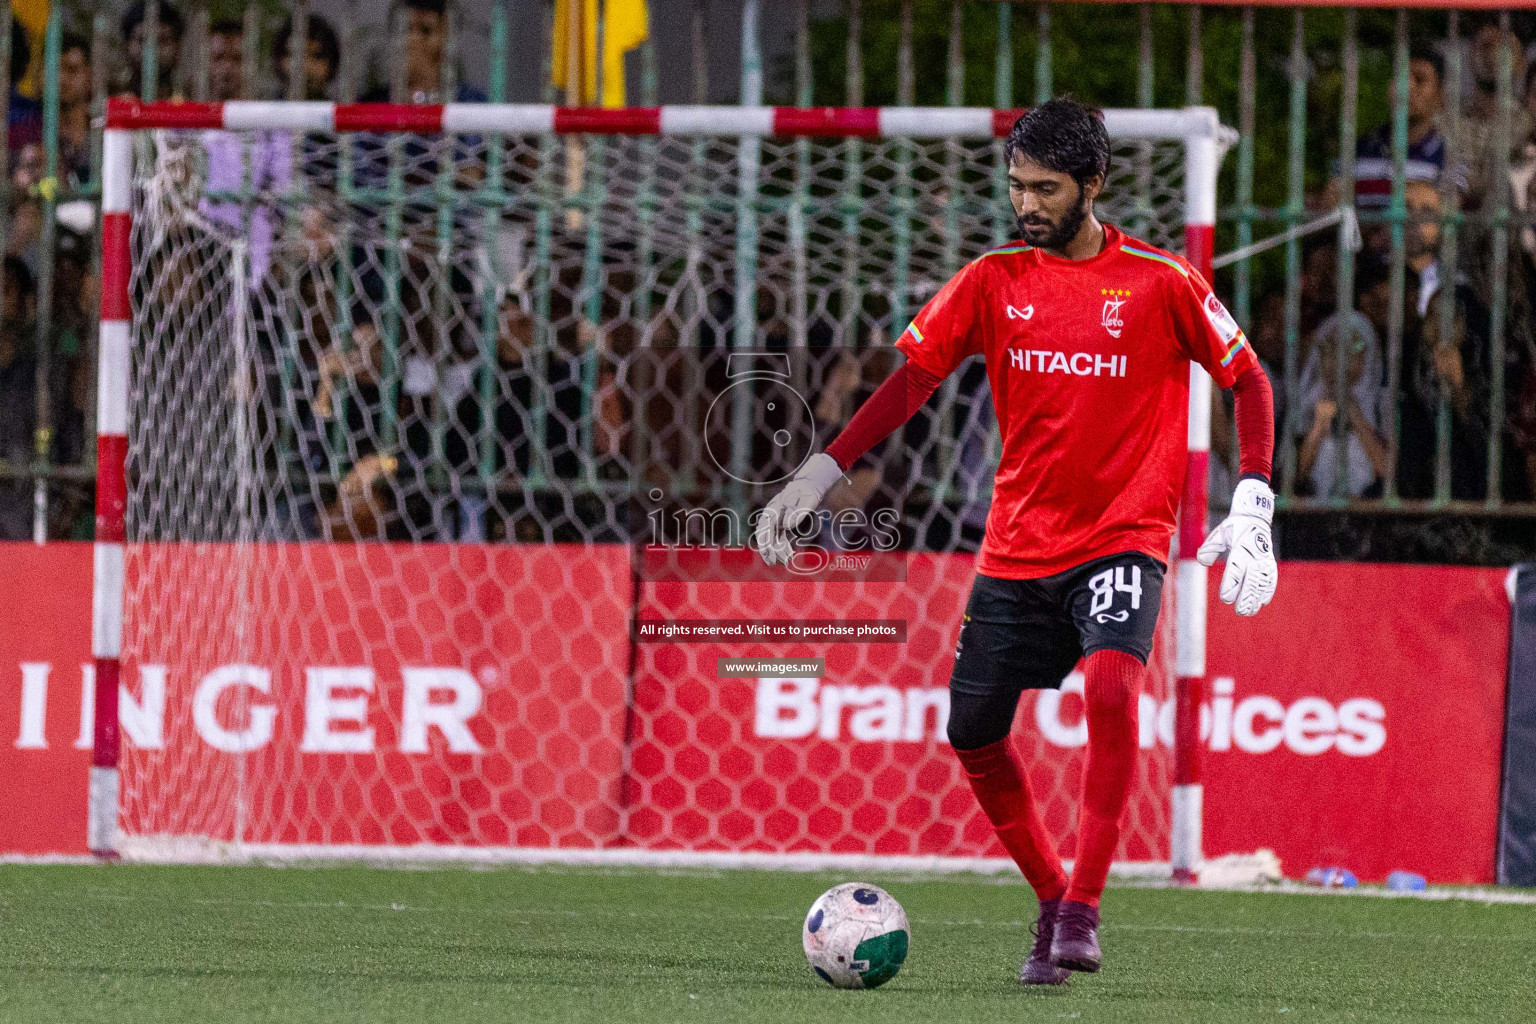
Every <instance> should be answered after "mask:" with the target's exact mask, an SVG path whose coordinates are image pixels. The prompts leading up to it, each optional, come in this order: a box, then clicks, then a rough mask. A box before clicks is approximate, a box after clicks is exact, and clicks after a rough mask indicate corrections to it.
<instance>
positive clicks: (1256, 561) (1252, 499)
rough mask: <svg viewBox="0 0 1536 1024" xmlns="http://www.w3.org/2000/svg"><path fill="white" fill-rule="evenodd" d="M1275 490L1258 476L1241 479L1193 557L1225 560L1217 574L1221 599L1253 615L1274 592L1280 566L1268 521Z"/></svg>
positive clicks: (1212, 561)
mask: <svg viewBox="0 0 1536 1024" xmlns="http://www.w3.org/2000/svg"><path fill="white" fill-rule="evenodd" d="M1274 514H1275V494H1274V492H1273V491H1271V490H1270V489H1269V485H1268V484H1266V483H1264V481H1262V480H1241V481H1239V482H1238V485H1237V489H1236V490H1235V491H1233V492H1232V513H1231V514H1230V515H1228V516H1227V518H1226V519H1224V520H1223V521H1222V523H1221V525H1220V526H1218V527H1216V529H1214V530H1212V531H1211V535H1210V536H1209V537H1207V538H1205V543H1204V544H1201V545H1200V550H1199V551H1198V552H1196V553H1195V557H1196V558H1198V559H1199V560H1200V564H1201V565H1206V566H1209V565H1214V564H1215V562H1216V560H1217V559H1218V558H1225V559H1226V560H1227V569H1226V571H1225V572H1224V573H1222V575H1221V599H1222V600H1223V601H1224V602H1226V603H1227V604H1230V605H1232V606H1233V610H1234V611H1236V612H1237V614H1239V615H1256V614H1258V611H1259V609H1260V608H1262V607H1264V606H1265V605H1267V604H1269V602H1270V599H1271V598H1273V597H1274V596H1275V585H1276V584H1277V583H1278V582H1279V581H1280V570H1279V567H1278V566H1276V565H1275V545H1274V541H1273V539H1272V538H1271V537H1270V532H1269V524H1270V520H1271V519H1272V518H1273V517H1274Z"/></svg>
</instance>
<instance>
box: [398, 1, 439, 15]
mask: <svg viewBox="0 0 1536 1024" xmlns="http://www.w3.org/2000/svg"><path fill="white" fill-rule="evenodd" d="M400 6H401V7H403V8H405V9H406V10H408V11H426V12H427V13H428V14H447V13H448V0H401V4H400Z"/></svg>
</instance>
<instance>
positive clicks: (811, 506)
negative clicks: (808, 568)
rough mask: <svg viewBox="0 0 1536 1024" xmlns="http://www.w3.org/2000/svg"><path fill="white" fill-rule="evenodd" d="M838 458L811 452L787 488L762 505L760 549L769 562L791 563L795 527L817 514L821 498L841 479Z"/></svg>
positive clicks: (758, 536) (758, 529) (759, 523)
mask: <svg viewBox="0 0 1536 1024" xmlns="http://www.w3.org/2000/svg"><path fill="white" fill-rule="evenodd" d="M842 475H843V471H842V470H841V469H839V468H838V465H837V460H836V459H834V458H833V457H832V456H830V455H828V454H827V453H826V452H821V453H819V454H816V455H812V456H811V457H810V458H809V459H807V460H806V461H805V465H803V466H801V467H800V472H798V473H796V474H795V475H794V478H793V479H791V480H790V481H789V483H787V484H785V485H784V489H783V490H782V491H780V492H779V493H778V494H775V495H774V496H773V500H771V501H769V502H768V504H767V505H766V506H764V507H763V511H762V514H761V515H760V516H759V517H758V520H757V552H758V554H760V555H762V556H763V561H764V562H767V563H768V564H769V565H788V564H789V559H790V556H791V555H793V554H794V553H795V549H794V546H793V545H792V544H791V543H790V538H791V537H793V535H794V531H795V528H796V527H797V526H798V525H799V524H800V522H801V521H802V520H804V519H805V518H806V517H807V516H813V515H815V514H816V509H817V507H818V506H819V505H820V504H821V499H822V498H824V497H826V495H827V492H828V491H829V490H831V489H832V485H833V484H835V483H837V481H838V480H839V479H841V477H842Z"/></svg>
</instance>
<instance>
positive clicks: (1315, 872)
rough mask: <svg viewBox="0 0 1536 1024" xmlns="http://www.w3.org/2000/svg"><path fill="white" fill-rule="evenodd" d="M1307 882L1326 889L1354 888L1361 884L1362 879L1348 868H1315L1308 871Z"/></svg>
mask: <svg viewBox="0 0 1536 1024" xmlns="http://www.w3.org/2000/svg"><path fill="white" fill-rule="evenodd" d="M1307 884H1308V885H1320V886H1322V887H1323V888H1325V889H1353V888H1354V887H1355V886H1357V885H1359V884H1360V879H1358V878H1356V877H1355V873H1354V872H1353V871H1350V870H1349V869H1348V868H1313V869H1312V870H1311V871H1308V872H1307Z"/></svg>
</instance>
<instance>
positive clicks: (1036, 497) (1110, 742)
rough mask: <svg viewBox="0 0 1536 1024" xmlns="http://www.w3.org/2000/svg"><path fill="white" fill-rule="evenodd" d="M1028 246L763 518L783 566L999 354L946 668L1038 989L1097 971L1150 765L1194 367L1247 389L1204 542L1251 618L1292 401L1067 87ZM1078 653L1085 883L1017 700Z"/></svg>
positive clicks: (1266, 570)
mask: <svg viewBox="0 0 1536 1024" xmlns="http://www.w3.org/2000/svg"><path fill="white" fill-rule="evenodd" d="M1004 153H1005V159H1006V160H1007V163H1008V190H1009V196H1010V198H1011V199H1012V202H1013V208H1014V212H1015V213H1016V214H1017V215H1018V231H1019V235H1020V236H1021V239H1022V241H1019V242H1016V243H1013V244H1010V245H1005V246H1003V247H1001V248H999V249H994V250H993V251H991V252H989V253H986V254H985V255H983V256H981V257H980V258H979V259H977V260H976V261H975V262H973V263H971V264H969V265H968V266H966V267H965V268H964V269H962V270H961V271H960V272H959V273H958V274H956V275H955V277H954V278H953V279H951V280H950V281H949V283H948V284H946V285H945V286H944V287H943V288H942V289H941V290H940V291H939V293H938V294H937V295H936V296H934V298H933V299H932V300H931V301H930V302H929V303H928V304H927V305H926V306H924V307H923V309H922V311H921V312H919V313H918V315H917V318H916V319H915V320H914V321H913V322H912V325H911V326H910V327H909V328H907V330H906V332H905V333H904V334H903V335H902V336H901V338H900V339H899V340H898V341H897V343H896V345H897V348H899V349H900V350H901V351H902V352H903V353H904V354H905V355H906V357H907V359H906V362H905V364H904V365H903V366H902V367H901V368H900V369H899V370H897V371H896V373H895V374H893V375H892V376H891V377H890V378H889V379H888V380H886V381H885V382H884V383H883V384H882V385H881V386H880V388H879V389H878V390H877V391H876V392H875V393H874V394H873V395H871V396H870V398H869V400H868V401H866V402H865V403H864V405H863V406H861V407H860V409H859V411H858V412H857V413H856V414H855V415H854V417H853V419H852V420H850V421H849V423H848V426H847V427H846V428H845V429H844V430H843V431H842V433H840V434H839V435H838V436H837V438H836V439H835V440H833V442H832V443H831V444H830V445H828V447H827V450H826V451H825V452H823V453H821V454H818V455H815V456H813V457H811V458H810V459H809V460H808V461H807V462H806V464H805V466H804V467H802V468H801V470H800V472H799V473H797V474H796V476H795V478H794V479H793V480H792V481H791V482H790V483H789V484H788V485H787V486H786V487H785V488H784V489H783V491H781V492H780V493H779V494H778V495H777V496H775V497H774V498H773V500H772V501H771V502H769V504H768V506H767V508H766V509H765V511H764V513H763V514H762V515H761V516H760V518H759V522H758V528H757V534H756V544H757V547H758V549H759V551H760V552H761V554H762V557H763V558H764V559H765V560H766V561H767V562H768V563H769V564H774V563H778V562H784V561H787V560H788V558H789V557H790V555H791V553H792V551H793V543H794V540H795V537H796V528H797V526H798V525H799V524H800V522H801V521H802V520H804V519H805V518H807V517H812V516H814V515H815V509H816V507H817V506H818V505H819V504H820V502H821V499H822V497H823V495H825V493H826V492H827V490H828V488H830V487H831V486H832V484H833V483H834V482H835V481H836V480H837V479H838V478H839V477H840V476H841V475H842V474H843V472H844V471H845V470H847V469H848V468H849V467H850V466H851V465H852V464H853V462H854V461H855V460H856V459H858V458H859V457H860V456H861V455H863V454H864V453H865V452H866V451H868V450H869V448H870V447H871V446H872V445H874V444H875V443H877V442H878V441H879V440H880V439H882V438H884V437H885V436H887V435H888V434H889V433H890V432H891V431H893V430H895V429H896V428H897V427H899V426H900V425H901V424H902V423H904V422H906V420H907V419H908V418H909V417H910V416H911V415H912V414H913V413H914V412H916V411H917V409H918V408H920V407H921V406H922V404H923V403H924V402H926V401H927V399H928V397H929V396H930V395H932V394H933V391H934V389H935V388H937V387H938V385H939V383H940V382H941V381H942V380H943V378H944V377H945V376H947V375H948V374H950V373H951V372H953V371H954V369H955V368H956V367H957V366H958V365H959V364H960V362H961V361H962V360H964V359H965V358H966V357H967V356H971V355H975V354H978V353H979V354H982V355H983V356H984V357H985V359H986V365H987V377H988V379H989V381H990V382H991V388H992V400H993V403H994V405H995V407H996V410H997V421H998V428H999V430H1000V431H1001V434H1002V456H1001V460H1000V462H999V464H998V468H997V480H996V484H995V487H994V490H993V499H992V508H991V511H990V513H989V514H988V517H987V529H986V538H985V540H984V541H983V543H982V547H981V553H980V556H979V558H978V562H977V573H976V580H975V582H974V584H973V585H972V587H971V593H970V597H969V599H968V601H967V603H966V609H965V616H964V621H963V623H962V625H961V628H960V641H959V643H958V644H957V645H956V647H955V665H954V670H953V672H952V674H951V676H950V681H949V687H950V715H949V739H950V742H951V744H952V745H953V746H954V748H955V754H956V756H958V757H959V759H960V764H961V766H962V767H963V769H964V772H965V776H966V778H967V779H969V780H970V784H971V788H972V789H973V790H974V791H975V793H976V799H977V801H978V802H979V803H980V804H981V807H982V809H983V810H984V811H985V812H986V815H987V817H988V819H990V820H991V822H992V824H993V826H994V827H995V828H996V829H997V835H998V838H999V839H1000V840H1001V841H1002V844H1003V846H1004V847H1005V848H1006V849H1007V850H1008V853H1009V854H1010V855H1011V856H1012V857H1013V859H1014V861H1015V862H1017V864H1018V866H1019V870H1021V871H1022V872H1023V873H1024V876H1025V878H1027V879H1028V880H1029V883H1030V884H1031V885H1032V886H1033V887H1034V890H1035V893H1036V894H1037V895H1038V897H1039V899H1040V918H1039V921H1038V923H1037V924H1036V928H1035V943H1034V946H1033V948H1032V949H1031V950H1030V953H1029V956H1028V958H1027V959H1026V960H1025V962H1024V965H1023V967H1022V969H1021V970H1020V974H1019V980H1020V981H1021V982H1022V983H1023V984H1026V985H1052V984H1062V983H1064V982H1065V981H1066V980H1067V979H1068V977H1069V971H1097V970H1098V969H1099V964H1100V960H1101V955H1100V950H1099V943H1098V925H1099V910H1098V906H1099V896H1100V894H1101V893H1102V892H1103V890H1104V882H1105V879H1106V877H1107V876H1108V874H1109V863H1110V858H1111V856H1113V854H1114V850H1115V845H1116V842H1117V840H1118V838H1119V834H1120V818H1121V816H1122V813H1123V811H1124V810H1125V804H1126V798H1127V795H1128V793H1129V790H1130V785H1131V776H1132V772H1133V769H1134V767H1135V761H1136V753H1137V743H1138V729H1137V721H1136V718H1137V701H1138V698H1139V694H1140V689H1141V686H1142V682H1143V678H1144V676H1145V673H1146V662H1147V657H1148V656H1149V655H1150V653H1151V651H1152V637H1153V634H1154V633H1155V632H1156V627H1157V615H1158V609H1159V605H1160V601H1159V595H1160V593H1161V590H1162V584H1163V574H1164V572H1165V570H1166V568H1167V559H1168V548H1169V542H1170V540H1171V538H1172V536H1173V531H1174V526H1175V514H1176V511H1177V508H1178V502H1179V496H1180V493H1181V491H1182V489H1183V482H1184V471H1185V465H1186V451H1187V430H1188V416H1189V411H1188V406H1189V362H1190V360H1195V361H1197V362H1199V363H1200V365H1202V366H1204V367H1205V368H1206V369H1207V370H1208V371H1209V372H1210V374H1211V376H1212V377H1213V378H1215V380H1216V381H1217V382H1218V383H1219V384H1221V386H1223V387H1227V388H1231V389H1232V390H1233V392H1234V393H1235V401H1236V420H1237V433H1238V445H1239V449H1240V456H1241V458H1240V461H1241V474H1242V475H1241V480H1240V481H1239V482H1238V485H1237V488H1236V491H1235V493H1234V494H1233V496H1232V513H1231V515H1230V516H1229V517H1228V518H1227V519H1226V521H1225V522H1223V523H1222V524H1221V525H1220V526H1218V527H1217V528H1216V529H1215V530H1214V531H1213V532H1212V533H1211V535H1210V536H1209V537H1208V538H1207V539H1206V541H1205V543H1204V544H1203V545H1201V547H1200V550H1199V553H1198V557H1199V559H1200V561H1201V562H1202V563H1204V564H1205V565H1210V564H1212V563H1213V562H1215V561H1216V560H1217V559H1218V558H1223V557H1225V558H1226V561H1227V567H1226V571H1225V573H1224V575H1223V577H1222V582H1221V599H1222V600H1223V601H1225V602H1227V603H1228V604H1233V605H1235V608H1236V611H1237V613H1238V614H1239V615H1253V614H1254V613H1256V612H1257V611H1258V610H1259V609H1260V608H1262V607H1263V606H1264V605H1265V604H1267V603H1268V602H1269V600H1270V598H1271V597H1273V596H1274V593H1275V584H1276V581H1277V571H1276V566H1275V557H1274V553H1273V547H1272V544H1271V542H1270V517H1271V515H1272V514H1273V510H1274V494H1273V493H1272V492H1271V491H1270V487H1269V474H1270V458H1271V453H1272V450H1273V448H1274V400H1273V397H1272V395H1271V394H1270V389H1269V383H1268V380H1267V379H1266V378H1265V376H1264V372H1263V370H1261V369H1260V368H1259V363H1258V360H1257V359H1256V358H1255V356H1254V354H1253V351H1252V349H1251V347H1250V346H1249V344H1248V342H1247V339H1246V338H1245V337H1244V336H1243V333H1242V331H1241V330H1239V328H1238V326H1237V323H1236V322H1235V321H1234V320H1233V319H1232V317H1231V316H1230V315H1229V314H1228V313H1227V310H1226V309H1225V308H1224V307H1223V306H1222V304H1221V302H1220V301H1219V300H1218V299H1217V298H1216V296H1215V295H1214V294H1213V293H1212V291H1211V287H1210V285H1208V284H1207V283H1206V282H1205V280H1204V279H1203V278H1202V277H1201V276H1200V274H1199V273H1198V272H1197V271H1196V270H1195V269H1194V268H1192V267H1191V266H1190V264H1189V263H1188V261H1186V260H1185V259H1183V258H1182V257H1179V256H1176V255H1173V254H1171V253H1168V252H1165V251H1163V250H1161V249H1158V248H1156V247H1154V246H1151V245H1148V244H1147V243H1145V242H1142V241H1139V240H1137V239H1134V238H1131V237H1129V236H1127V235H1125V234H1124V233H1123V232H1121V231H1120V230H1118V229H1117V228H1115V227H1113V226H1111V225H1107V224H1103V223H1101V222H1100V221H1099V220H1098V219H1097V218H1096V217H1095V216H1094V210H1093V202H1094V199H1095V197H1097V196H1098V195H1099V193H1100V192H1101V191H1102V190H1103V188H1104V182H1105V177H1106V175H1107V173H1108V171H1109V135H1108V133H1107V132H1106V130H1105V128H1104V124H1103V121H1102V119H1101V117H1100V116H1099V115H1098V113H1097V112H1096V111H1094V110H1092V109H1090V108H1088V107H1085V106H1083V105H1082V104H1079V103H1077V102H1074V101H1072V100H1068V99H1056V100H1052V101H1050V102H1049V103H1045V104H1043V105H1041V106H1039V107H1036V108H1035V109H1033V110H1031V111H1030V112H1029V113H1027V114H1025V115H1024V116H1023V117H1021V118H1019V120H1018V121H1017V123H1015V124H1014V126H1013V129H1012V131H1011V132H1010V133H1009V135H1008V140H1007V143H1006V146H1005V149H1004ZM1079 659H1083V670H1084V675H1085V676H1086V680H1085V689H1084V696H1085V699H1086V705H1087V719H1088V756H1087V762H1086V764H1085V766H1084V771H1083V794H1082V801H1081V805H1080V810H1079V814H1078V832H1077V835H1078V839H1077V861H1076V863H1075V864H1074V865H1073V870H1072V876H1071V877H1070V878H1068V877H1067V875H1066V873H1065V871H1064V870H1063V869H1062V864H1061V859H1060V857H1059V856H1058V855H1057V852H1056V849H1055V845H1054V844H1053V842H1052V840H1051V837H1050V835H1049V834H1048V833H1047V832H1046V830H1045V826H1044V823H1043V821H1042V819H1041V816H1040V812H1039V808H1038V805H1037V804H1036V803H1035V801H1034V799H1033V797H1032V795H1031V793H1030V790H1029V784H1028V782H1027V779H1026V775H1025V765H1024V763H1023V761H1022V760H1021V758H1020V757H1019V754H1018V752H1017V750H1016V749H1015V748H1014V746H1013V744H1012V743H1011V742H1010V741H1009V739H1008V733H1009V729H1010V727H1011V725H1012V722H1013V717H1014V711H1015V709H1016V708H1017V705H1018V701H1019V697H1020V694H1021V693H1022V691H1023V690H1026V689H1038V688H1045V687H1057V686H1060V685H1061V681H1062V679H1063V677H1064V676H1065V675H1066V674H1067V673H1068V672H1069V671H1071V670H1072V668H1073V666H1074V665H1076V664H1077V662H1078V660H1079Z"/></svg>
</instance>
